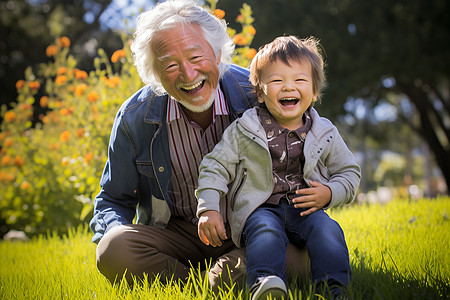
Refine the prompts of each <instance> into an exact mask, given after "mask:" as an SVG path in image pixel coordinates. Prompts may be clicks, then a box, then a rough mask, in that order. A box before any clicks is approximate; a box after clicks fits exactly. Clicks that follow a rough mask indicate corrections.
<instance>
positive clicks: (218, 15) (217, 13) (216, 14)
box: [213, 9, 225, 20]
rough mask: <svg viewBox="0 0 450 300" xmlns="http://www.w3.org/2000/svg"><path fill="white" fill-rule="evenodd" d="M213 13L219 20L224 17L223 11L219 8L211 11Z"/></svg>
mask: <svg viewBox="0 0 450 300" xmlns="http://www.w3.org/2000/svg"><path fill="white" fill-rule="evenodd" d="M213 15H215V16H216V17H217V18H219V19H220V20H222V19H223V17H225V12H224V11H223V10H221V9H215V10H214V12H213Z"/></svg>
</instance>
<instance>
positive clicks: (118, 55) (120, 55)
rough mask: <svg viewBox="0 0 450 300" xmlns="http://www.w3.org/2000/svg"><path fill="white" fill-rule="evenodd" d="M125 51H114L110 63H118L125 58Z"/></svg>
mask: <svg viewBox="0 0 450 300" xmlns="http://www.w3.org/2000/svg"><path fill="white" fill-rule="evenodd" d="M125 55H126V54H125V50H123V49H119V50H116V51H115V52H114V53H113V55H112V56H111V61H112V62H113V63H116V62H118V61H119V60H120V59H121V58H124V57H125Z"/></svg>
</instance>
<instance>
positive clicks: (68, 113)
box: [59, 108, 70, 116]
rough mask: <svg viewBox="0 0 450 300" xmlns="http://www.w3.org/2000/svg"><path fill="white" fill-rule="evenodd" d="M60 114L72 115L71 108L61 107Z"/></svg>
mask: <svg viewBox="0 0 450 300" xmlns="http://www.w3.org/2000/svg"><path fill="white" fill-rule="evenodd" d="M59 114H60V115H61V116H68V115H70V110H68V109H67V108H61V109H60V110H59Z"/></svg>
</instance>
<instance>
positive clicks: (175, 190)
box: [167, 88, 230, 225]
mask: <svg viewBox="0 0 450 300" xmlns="http://www.w3.org/2000/svg"><path fill="white" fill-rule="evenodd" d="M215 93H216V97H215V101H214V104H213V122H212V123H211V125H209V127H208V128H206V130H203V129H202V128H201V127H200V126H199V125H198V124H196V123H195V122H193V121H190V120H189V119H188V117H187V116H186V115H185V114H184V112H183V110H182V109H181V108H180V107H179V106H180V105H181V104H179V103H178V102H177V101H176V100H175V99H173V98H172V97H169V103H168V107H167V122H168V132H169V149H170V158H171V161H172V175H171V177H172V200H173V214H172V215H174V216H179V217H184V218H185V219H186V220H188V221H190V222H192V223H193V224H195V225H196V224H197V223H198V219H197V217H196V211H197V199H196V198H195V193H194V192H195V189H196V188H197V186H198V167H199V165H200V162H201V160H202V158H203V156H205V155H206V154H207V153H209V152H210V151H211V150H212V149H213V148H214V146H215V145H216V144H217V143H218V142H219V141H220V139H221V138H222V133H223V131H224V130H225V128H226V127H227V126H228V125H229V124H230V117H229V110H228V107H227V104H226V101H225V97H224V95H223V93H222V91H221V90H220V88H217V90H216V92H215Z"/></svg>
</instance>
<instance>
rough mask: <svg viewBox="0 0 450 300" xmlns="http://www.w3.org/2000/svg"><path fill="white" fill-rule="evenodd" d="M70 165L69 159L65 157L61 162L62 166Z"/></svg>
mask: <svg viewBox="0 0 450 300" xmlns="http://www.w3.org/2000/svg"><path fill="white" fill-rule="evenodd" d="M68 164H69V158H67V157H63V159H62V160H61V165H62V166H63V167H65V166H67V165H68Z"/></svg>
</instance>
